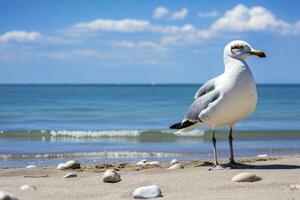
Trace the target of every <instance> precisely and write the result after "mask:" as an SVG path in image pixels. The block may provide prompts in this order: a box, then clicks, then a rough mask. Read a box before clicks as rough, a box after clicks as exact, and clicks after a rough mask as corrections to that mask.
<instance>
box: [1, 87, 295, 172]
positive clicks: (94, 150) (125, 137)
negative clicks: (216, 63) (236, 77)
mask: <svg viewBox="0 0 300 200" xmlns="http://www.w3.org/2000/svg"><path fill="white" fill-rule="evenodd" d="M199 86H200V84H199V85H150V84H149V85H0V97H1V98H0V167H23V166H25V165H28V164H36V165H40V166H45V165H51V164H52V165H54V164H56V163H58V162H61V161H63V160H68V159H72V158H75V159H77V160H80V161H82V162H123V161H129V162H131V161H132V162H134V161H136V160H139V159H141V158H147V159H152V160H159V161H167V160H170V159H171V158H179V159H182V160H186V159H209V158H210V157H211V142H210V140H211V139H210V131H209V129H207V128H206V127H202V128H201V129H199V130H197V131H194V132H192V133H189V134H185V135H174V134H173V133H174V132H173V131H171V130H168V127H169V125H171V124H173V123H175V122H178V121H180V120H181V118H182V117H183V116H184V114H185V112H186V110H187V109H188V107H189V105H190V104H191V102H192V101H193V95H194V93H195V92H196V91H197V89H198V87H199ZM235 130H236V132H235V133H234V137H236V139H235V143H234V146H235V151H236V156H237V157H242V156H256V155H257V154H270V155H286V154H288V155H290V154H298V153H300V140H299V139H300V85H259V86H258V105H257V109H256V111H255V112H254V113H253V115H251V116H250V117H249V118H248V119H246V120H244V121H242V122H240V123H238V124H237V125H236V126H235ZM226 131H227V130H226V129H220V131H219V132H218V135H217V139H218V143H217V145H218V146H217V148H218V153H219V154H220V157H227V156H228V154H229V150H228V142H227V133H226Z"/></svg>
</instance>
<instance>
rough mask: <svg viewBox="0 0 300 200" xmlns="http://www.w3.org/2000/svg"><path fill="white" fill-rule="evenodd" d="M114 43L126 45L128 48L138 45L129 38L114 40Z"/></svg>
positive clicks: (121, 45) (120, 45) (119, 45)
mask: <svg viewBox="0 0 300 200" xmlns="http://www.w3.org/2000/svg"><path fill="white" fill-rule="evenodd" d="M112 44H113V45H115V46H118V47H124V48H128V49H132V48H133V47H135V45H136V44H135V43H134V42H132V41H128V40H121V41H113V42H112Z"/></svg>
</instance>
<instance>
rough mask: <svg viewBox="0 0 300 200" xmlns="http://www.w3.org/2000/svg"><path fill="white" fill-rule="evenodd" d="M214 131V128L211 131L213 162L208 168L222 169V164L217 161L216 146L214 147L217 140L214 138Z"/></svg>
mask: <svg viewBox="0 0 300 200" xmlns="http://www.w3.org/2000/svg"><path fill="white" fill-rule="evenodd" d="M215 132H216V131H215V130H213V132H212V143H213V148H214V157H215V163H214V165H213V166H212V167H211V168H209V170H213V169H214V170H215V169H224V168H223V167H222V166H220V165H219V162H218V157H217V148H216V146H217V145H216V144H217V140H216V136H215Z"/></svg>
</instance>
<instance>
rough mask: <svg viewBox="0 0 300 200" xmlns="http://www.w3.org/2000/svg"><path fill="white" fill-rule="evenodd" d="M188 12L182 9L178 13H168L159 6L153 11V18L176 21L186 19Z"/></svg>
mask: <svg viewBox="0 0 300 200" xmlns="http://www.w3.org/2000/svg"><path fill="white" fill-rule="evenodd" d="M188 13H189V10H188V9H187V8H182V9H181V10H179V11H175V12H173V13H172V12H170V11H169V10H168V9H167V8H165V7H162V6H159V7H157V8H156V9H155V10H154V13H153V17H154V18H156V19H171V20H178V19H184V18H186V17H187V15H188Z"/></svg>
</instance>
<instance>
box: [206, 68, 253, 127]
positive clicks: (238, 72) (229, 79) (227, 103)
mask: <svg viewBox="0 0 300 200" xmlns="http://www.w3.org/2000/svg"><path fill="white" fill-rule="evenodd" d="M216 88H218V90H219V91H220V95H221V96H220V99H218V102H216V106H214V107H213V108H212V109H211V110H209V111H208V112H209V113H206V114H207V116H209V118H208V120H207V121H205V123H206V124H207V125H208V126H210V127H212V128H218V127H222V126H232V125H233V124H235V123H236V122H238V121H240V120H242V119H245V118H246V117H248V116H249V115H250V114H251V113H252V112H253V111H254V109H255V107H256V102H257V92H256V84H255V80H254V78H253V75H252V73H251V70H250V69H249V67H248V66H247V65H246V64H245V65H244V63H242V65H237V66H235V67H232V69H230V70H227V71H225V73H224V74H222V75H221V76H219V77H218V79H217V80H216Z"/></svg>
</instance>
